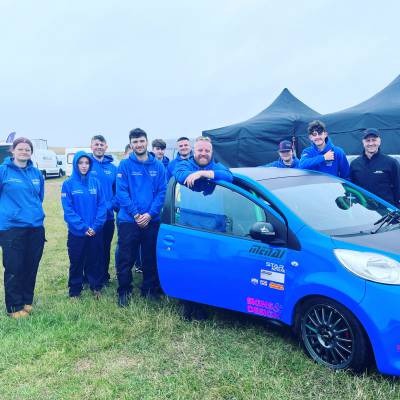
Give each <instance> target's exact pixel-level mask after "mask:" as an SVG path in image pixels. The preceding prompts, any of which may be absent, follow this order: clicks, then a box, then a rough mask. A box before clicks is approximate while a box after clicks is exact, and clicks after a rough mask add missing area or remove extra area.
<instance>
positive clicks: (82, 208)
mask: <svg viewBox="0 0 400 400" xmlns="http://www.w3.org/2000/svg"><path fill="white" fill-rule="evenodd" d="M82 157H88V158H89V161H90V168H89V171H88V173H87V174H86V175H82V174H81V173H80V172H79V169H78V161H79V159H80V158H82ZM72 165H73V171H72V175H71V177H70V178H69V179H67V180H66V181H65V182H64V183H63V185H62V189H61V203H62V206H63V209H64V220H65V222H66V223H67V224H68V230H69V231H70V232H71V233H72V234H73V235H75V236H85V234H86V232H87V230H88V229H89V228H92V229H93V230H94V231H95V232H98V231H100V230H101V229H102V228H103V225H104V222H105V221H106V214H107V208H106V202H105V199H104V193H103V190H102V187H101V185H100V182H99V181H98V180H97V179H96V178H95V177H94V176H93V175H92V174H91V173H90V171H91V170H92V167H93V160H92V159H91V158H90V156H89V154H87V153H85V152H84V151H78V152H77V153H76V154H75V156H74V160H73V162H72Z"/></svg>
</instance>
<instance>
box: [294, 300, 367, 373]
mask: <svg viewBox="0 0 400 400" xmlns="http://www.w3.org/2000/svg"><path fill="white" fill-rule="evenodd" d="M296 331H297V333H298V335H299V337H300V340H301V344H302V346H303V349H304V351H305V353H306V354H307V355H308V356H309V357H311V358H312V359H313V360H314V361H316V362H317V363H319V364H321V365H324V366H326V367H328V368H331V369H335V370H342V369H351V370H352V371H354V372H362V371H364V370H365V369H366V368H367V367H368V365H369V364H370V360H371V358H372V357H371V355H372V354H371V348H370V345H369V340H368V338H367V335H366V333H365V332H364V329H363V328H362V326H361V324H360V322H359V321H358V320H357V318H355V316H354V315H353V314H352V313H351V312H350V311H349V310H348V309H347V308H345V307H344V306H342V305H341V304H339V303H338V302H336V301H334V300H330V299H327V298H323V297H314V298H310V299H308V300H306V301H305V302H304V303H303V304H302V305H301V307H300V309H299V312H298V314H297V322H296Z"/></svg>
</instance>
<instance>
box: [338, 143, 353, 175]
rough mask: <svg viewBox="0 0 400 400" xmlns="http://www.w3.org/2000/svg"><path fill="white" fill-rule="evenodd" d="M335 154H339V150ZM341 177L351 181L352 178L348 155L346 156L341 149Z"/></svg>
mask: <svg viewBox="0 0 400 400" xmlns="http://www.w3.org/2000/svg"><path fill="white" fill-rule="evenodd" d="M335 152H337V149H335ZM339 175H340V177H341V178H343V179H349V177H350V165H349V162H348V161H347V157H346V154H344V151H343V150H341V149H340V162H339Z"/></svg>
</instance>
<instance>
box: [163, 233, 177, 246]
mask: <svg viewBox="0 0 400 400" xmlns="http://www.w3.org/2000/svg"><path fill="white" fill-rule="evenodd" d="M174 243H175V238H174V237H173V236H172V235H165V236H164V244H165V245H167V246H172V245H173V244H174Z"/></svg>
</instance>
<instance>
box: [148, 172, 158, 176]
mask: <svg viewBox="0 0 400 400" xmlns="http://www.w3.org/2000/svg"><path fill="white" fill-rule="evenodd" d="M149 174H150V176H157V171H149Z"/></svg>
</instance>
